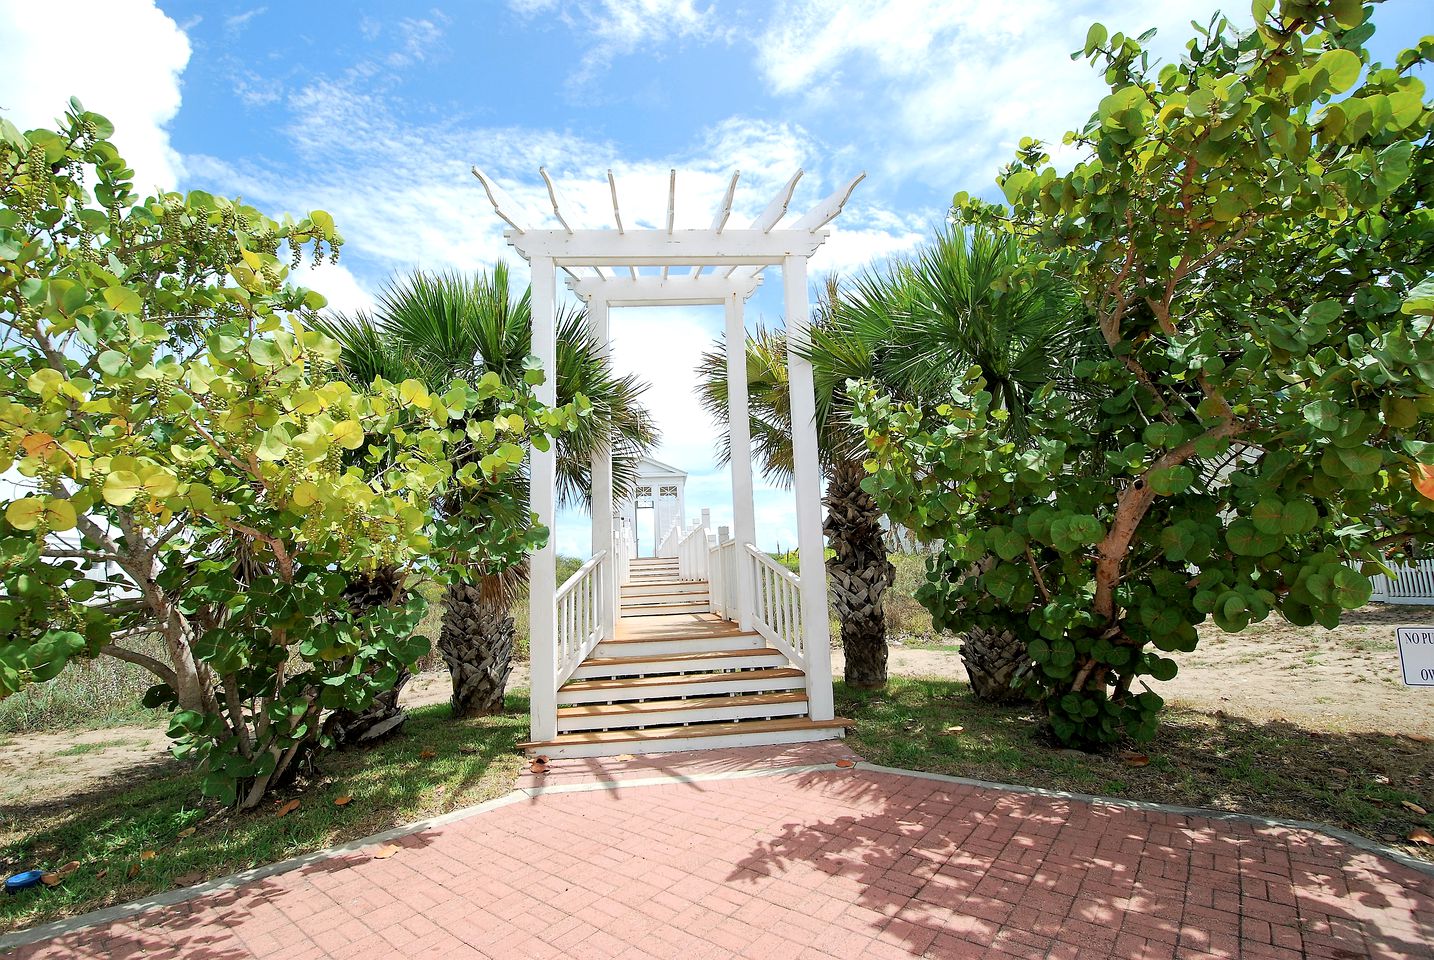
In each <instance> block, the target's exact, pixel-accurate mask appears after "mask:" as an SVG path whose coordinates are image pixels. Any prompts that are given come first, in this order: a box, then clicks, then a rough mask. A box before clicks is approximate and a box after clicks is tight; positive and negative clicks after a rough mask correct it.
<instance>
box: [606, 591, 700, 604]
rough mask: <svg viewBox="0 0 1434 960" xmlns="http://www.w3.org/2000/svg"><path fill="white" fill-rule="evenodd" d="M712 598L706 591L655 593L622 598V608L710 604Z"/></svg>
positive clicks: (620, 601)
mask: <svg viewBox="0 0 1434 960" xmlns="http://www.w3.org/2000/svg"><path fill="white" fill-rule="evenodd" d="M710 601H711V598H710V597H709V596H708V594H707V591H706V590H702V591H700V592H696V593H653V594H648V595H647V596H641V597H621V598H619V599H618V606H620V607H659V606H673V605H676V606H679V607H680V606H682V605H683V604H693V603H709V602H710Z"/></svg>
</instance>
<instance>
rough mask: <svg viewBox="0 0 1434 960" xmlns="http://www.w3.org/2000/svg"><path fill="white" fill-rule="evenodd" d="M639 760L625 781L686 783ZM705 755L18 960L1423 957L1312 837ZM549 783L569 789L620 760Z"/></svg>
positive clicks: (1401, 916) (1403, 873)
mask: <svg viewBox="0 0 1434 960" xmlns="http://www.w3.org/2000/svg"><path fill="white" fill-rule="evenodd" d="M821 756H823V755H821V754H818V758H819V759H820V758H821ZM826 756H829V754H828V755H826ZM748 759H750V758H748ZM792 759H793V760H796V761H800V759H801V752H800V751H797V752H796V753H794V754H792ZM573 763H576V762H573ZM634 763H635V766H633V767H631V768H630V769H628V770H626V771H625V772H624V774H623V776H625V777H627V778H628V779H633V778H641V777H651V776H654V775H655V774H656V773H658V772H664V771H665V772H667V773H673V772H682V771H681V770H680V769H679V768H680V761H676V760H673V759H671V758H658V759H655V760H654V761H652V762H646V761H637V762H634ZM697 763H698V764H699V766H697V767H694V768H692V769H695V770H697V771H698V772H697V773H696V774H693V773H692V772H691V769H689V770H688V771H687V772H686V773H685V774H684V776H687V777H688V779H686V780H684V781H683V782H676V783H669V784H664V785H660V786H636V785H627V786H622V785H619V786H618V787H616V788H614V789H610V790H602V791H597V792H549V793H546V794H543V795H541V796H537V797H531V798H527V797H525V798H524V799H522V800H521V801H519V802H517V803H513V804H510V805H508V806H505V807H502V808H500V809H497V810H493V811H489V812H486V813H483V814H480V815H478V816H474V817H471V818H469V819H466V820H461V821H458V822H455V823H450V824H448V825H446V826H443V827H440V828H435V829H433V830H430V831H426V832H423V833H419V834H415V835H413V836H410V837H408V838H406V839H404V840H401V841H398V842H399V844H400V846H401V847H402V850H401V851H400V852H399V853H398V854H397V855H395V856H393V857H392V858H389V859H384V860H377V859H373V858H372V857H370V856H369V855H368V853H367V852H363V853H358V854H351V855H346V856H339V857H335V858H332V859H329V860H325V861H323V862H321V863H318V864H314V865H310V866H307V867H304V868H302V869H299V870H296V871H293V872H290V873H287V874H283V875H280V876H277V877H272V878H270V879H267V880H263V881H258V882H255V883H253V884H250V885H248V886H246V887H242V888H240V889H238V890H231V891H225V892H220V893H214V894H209V895H207V896H204V897H201V898H199V899H195V900H191V901H188V902H186V903H183V904H180V905H177V906H171V907H163V908H158V909H155V910H152V911H149V912H147V913H143V914H140V915H138V916H136V917H133V918H131V919H129V920H127V921H123V922H118V923H114V924H111V925H108V926H101V927H91V928H87V929H84V930H79V931H75V932H72V933H69V934H65V935H63V936H61V937H59V938H57V939H54V940H50V941H46V942H43V943H39V944H35V945H32V946H29V947H23V948H20V949H19V950H18V951H17V952H16V953H15V954H14V956H16V957H17V958H25V960H34V958H40V957H67V958H68V957H83V958H99V957H107V958H108V957H114V958H119V957H139V956H144V957H147V958H152V960H153V958H160V957H183V958H199V960H231V958H232V960H237V958H250V957H273V958H284V960H309V958H319V957H333V958H342V960H363V958H369V957H374V958H378V957H382V958H385V960H389V958H396V957H399V958H413V957H454V958H461V957H493V958H500V960H507V958H519V957H554V958H556V957H572V958H599V957H622V958H629V957H630V958H650V957H657V958H669V957H680V958H682V960H706V958H719V957H738V956H740V957H750V958H757V957H774V958H802V960H808V958H810V960H831V958H841V957H900V958H906V957H912V956H925V957H993V958H1004V957H1042V958H1065V957H1125V958H1143V957H1177V956H1178V957H1192V958H1195V957H1242V958H1271V960H1275V958H1289V960H1296V958H1302V957H1309V958H1358V957H1431V956H1434V952H1431V948H1430V946H1429V945H1430V943H1431V941H1434V878H1431V877H1430V876H1429V875H1427V874H1424V873H1421V872H1418V871H1416V870H1413V869H1410V868H1408V867H1405V866H1401V865H1399V864H1397V863H1394V862H1392V861H1389V860H1386V859H1384V858H1382V857H1379V856H1376V855H1373V854H1370V853H1367V852H1364V851H1361V850H1358V849H1355V848H1353V847H1350V846H1348V845H1346V844H1344V843H1341V842H1339V841H1337V840H1334V839H1331V838H1329V837H1326V836H1324V835H1322V834H1318V833H1312V832H1306V831H1300V830H1291V829H1285V828H1277V827H1268V826H1257V825H1253V824H1246V823H1242V822H1231V821H1223V820H1211V819H1205V818H1200V817H1187V816H1180V815H1175V814H1170V813H1164V812H1152V811H1145V810H1132V809H1127V808H1122V807H1117V806H1112V805H1104V804H1094V805H1092V804H1088V803H1085V802H1080V801H1066V800H1056V799H1050V798H1042V797H1036V796H1031V795H1026V794H1019V793H1011V792H1005V791H999V790H991V789H984V788H976V787H969V786H963V785H956V784H951V783H946V782H940V781H933V780H928V779H917V778H913V777H906V776H896V775H891V774H886V773H881V772H877V771H872V770H865V769H862V768H861V767H860V766H859V765H858V767H857V768H855V769H850V770H848V769H825V770H821V771H807V772H802V773H786V774H781V775H775V776H774V775H765V776H760V777H751V778H747V779H721V780H710V779H709V780H703V779H700V776H701V775H702V774H703V773H704V772H705V773H711V772H714V771H715V772H721V771H722V770H723V769H725V770H729V771H730V770H733V769H739V768H745V766H747V760H745V759H743V755H742V754H729V755H728V756H727V759H726V761H725V762H724V761H723V760H722V759H721V758H720V757H718V756H714V755H708V756H707V757H706V758H705V759H701V760H700V761H697ZM703 764H705V766H702V765H703ZM554 766H555V771H554V774H553V778H554V781H555V782H559V783H565V784H567V785H568V788H569V789H571V788H572V787H574V786H575V785H579V784H581V783H582V782H583V781H584V780H591V779H592V778H593V777H594V776H598V777H602V776H608V775H609V771H610V769H611V766H610V765H609V766H608V767H603V766H601V765H597V766H594V765H592V764H588V765H585V766H583V767H581V768H575V767H568V768H564V767H562V766H561V765H559V764H555V765H554ZM565 771H566V772H565ZM575 771H576V772H575ZM768 772H769V773H770V771H768Z"/></svg>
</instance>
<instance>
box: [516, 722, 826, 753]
mask: <svg viewBox="0 0 1434 960" xmlns="http://www.w3.org/2000/svg"><path fill="white" fill-rule="evenodd" d="M851 725H852V722H851V721H850V720H847V719H845V718H843V717H837V718H836V719H833V720H811V719H809V718H807V717H783V718H780V719H775V720H738V721H735V722H732V723H703V724H696V725H693V726H672V727H643V728H641V729H637V730H602V731H583V732H574V733H561V734H558V736H557V737H556V738H555V739H553V740H544V741H538V742H529V743H522V744H519V747H521V748H522V749H523V750H526V751H527V752H528V754H529V755H533V754H539V753H541V754H544V755H546V756H549V757H603V756H616V755H618V754H624V753H671V752H674V751H678V750H702V749H715V748H721V747H746V746H755V745H758V744H764V743H801V742H805V741H810V740H830V739H834V738H837V737H841V736H843V735H844V734H845V732H846V728H847V727H849V726H851Z"/></svg>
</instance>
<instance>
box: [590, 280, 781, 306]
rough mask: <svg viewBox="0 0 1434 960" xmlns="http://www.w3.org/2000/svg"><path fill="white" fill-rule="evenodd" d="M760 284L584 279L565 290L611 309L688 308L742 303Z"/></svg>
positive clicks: (754, 282) (709, 281)
mask: <svg viewBox="0 0 1434 960" xmlns="http://www.w3.org/2000/svg"><path fill="white" fill-rule="evenodd" d="M760 283H761V278H760V277H744V278H742V279H739V280H728V279H726V278H723V277H716V276H712V275H710V274H709V275H707V276H704V277H701V278H699V279H697V280H691V279H689V278H687V277H669V278H668V279H666V280H663V279H662V278H661V277H638V278H637V279H636V280H632V279H628V278H626V277H615V278H613V279H610V280H593V279H590V278H586V277H584V278H580V279H573V280H569V281H568V289H569V290H571V291H572V292H573V293H574V294H575V295H576V296H577V297H578V298H579V299H581V300H583V301H584V302H591V301H592V300H593V299H600V300H603V301H605V302H606V303H607V304H608V305H609V306H614V307H639V306H669V305H681V306H691V305H694V304H713V303H725V302H726V301H727V299H728V298H729V297H732V296H734V295H735V296H737V297H739V298H741V299H742V300H746V299H747V298H749V297H750V296H751V295H752V293H753V292H754V291H755V290H756V289H757V286H758V285H759V284H760Z"/></svg>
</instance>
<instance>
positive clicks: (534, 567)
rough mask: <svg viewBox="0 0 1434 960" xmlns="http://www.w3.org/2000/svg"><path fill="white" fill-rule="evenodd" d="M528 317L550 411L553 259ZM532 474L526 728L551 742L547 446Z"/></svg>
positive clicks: (543, 265) (552, 556) (539, 269)
mask: <svg viewBox="0 0 1434 960" xmlns="http://www.w3.org/2000/svg"><path fill="white" fill-rule="evenodd" d="M531 265H532V273H533V287H532V315H533V353H534V355H535V356H537V358H538V361H539V362H540V363H541V364H542V365H543V373H544V374H545V375H546V378H547V379H545V380H544V381H543V383H542V384H541V385H540V386H539V387H538V388H537V390H536V393H537V397H538V400H539V401H541V402H542V403H545V404H548V405H552V404H553V403H555V402H556V400H557V395H558V389H557V370H558V364H557V354H558V342H557V327H556V319H555V313H556V303H555V299H554V298H555V295H556V286H557V276H556V273H555V272H554V267H553V260H552V258H551V257H534V258H533V259H532V261H531ZM532 456H533V459H532V468H531V471H530V473H529V479H528V505H529V508H530V509H531V510H532V511H533V512H534V513H536V514H537V515H538V522H539V523H541V524H543V525H544V526H545V527H547V528H548V531H549V534H548V541H547V543H546V544H544V545H543V546H542V547H540V548H538V549H537V550H534V551H533V553H532V556H530V557H529V558H528V565H529V580H528V637H529V643H528V656H529V660H530V664H531V666H532V681H531V684H530V686H531V688H532V689H531V691H530V697H531V700H530V701H529V702H530V703H531V705H532V707H531V710H530V712H529V713H530V722H531V725H532V737H533V739H534V740H538V741H541V740H551V739H553V738H554V737H556V736H557V735H558V691H557V685H558V669H557V668H558V664H557V650H556V648H555V644H556V642H557V609H556V608H555V606H554V601H555V597H556V594H557V590H558V583H557V578H558V566H557V545H556V544H555V542H554V531H553V493H554V480H555V467H556V456H555V451H554V448H553V447H552V446H551V445H550V446H549V447H548V449H547V450H546V451H543V450H537V449H534V450H533V454H532Z"/></svg>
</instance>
